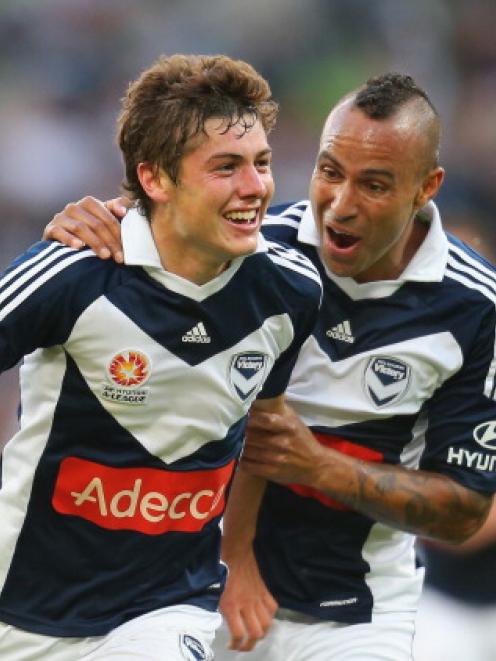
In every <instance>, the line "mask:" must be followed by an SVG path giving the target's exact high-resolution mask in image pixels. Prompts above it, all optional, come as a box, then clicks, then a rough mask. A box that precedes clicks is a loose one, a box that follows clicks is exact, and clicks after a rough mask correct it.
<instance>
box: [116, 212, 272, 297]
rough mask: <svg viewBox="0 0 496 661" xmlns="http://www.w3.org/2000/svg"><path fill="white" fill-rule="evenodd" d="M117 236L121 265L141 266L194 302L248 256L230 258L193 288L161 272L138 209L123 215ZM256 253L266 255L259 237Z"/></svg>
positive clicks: (221, 284) (219, 284)
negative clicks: (221, 267)
mask: <svg viewBox="0 0 496 661" xmlns="http://www.w3.org/2000/svg"><path fill="white" fill-rule="evenodd" d="M121 236H122V247H123V252H124V263H125V264H127V265H128V266H141V267H142V268H144V269H145V271H146V272H147V273H148V275H150V277H152V278H153V279H154V280H157V281H158V282H160V283H161V284H162V285H164V286H165V287H167V289H171V290H173V291H175V292H177V293H179V294H183V295H184V296H188V297H189V298H193V299H195V300H198V301H200V300H203V299H204V298H206V297H207V296H211V295H212V294H213V293H215V292H216V291H219V290H220V289H222V287H224V286H225V285H226V284H227V283H228V282H229V280H230V279H231V278H232V277H233V276H234V274H235V273H236V272H237V271H238V269H239V268H240V266H241V264H242V263H243V262H244V260H245V259H246V258H247V257H250V255H246V256H244V257H237V258H236V259H233V260H232V262H231V264H230V266H229V268H227V269H226V270H225V271H223V272H222V273H221V274H220V275H219V276H217V277H216V278H214V279H213V280H210V281H209V282H207V283H205V284H204V285H197V284H195V283H194V282H190V281H189V280H186V279H185V278H182V277H181V276H179V275H176V274H175V273H170V272H169V271H167V270H166V269H164V267H163V266H162V262H161V261H160V255H159V252H158V250H157V246H156V245H155V241H154V239H153V234H152V230H151V227H150V223H149V222H148V220H147V218H146V217H145V216H144V215H142V214H141V213H140V212H139V211H138V209H136V208H134V209H130V210H129V211H128V212H127V214H126V215H125V216H124V218H123V220H122V223H121ZM259 252H267V243H266V241H265V239H264V238H263V236H262V235H261V234H259V236H258V242H257V249H256V251H255V253H259Z"/></svg>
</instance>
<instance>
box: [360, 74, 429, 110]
mask: <svg viewBox="0 0 496 661" xmlns="http://www.w3.org/2000/svg"><path fill="white" fill-rule="evenodd" d="M415 98H417V99H418V98H420V99H423V100H424V101H425V102H426V103H427V104H428V105H429V107H430V108H431V110H432V112H433V113H434V115H435V116H436V117H438V116H439V115H438V112H437V110H436V108H435V107H434V105H433V103H432V101H431V100H430V99H429V96H428V95H427V92H425V91H424V90H423V89H422V88H421V87H419V86H418V85H417V83H416V82H415V81H414V80H413V78H412V77H411V76H407V75H404V74H400V73H386V74H383V75H381V76H376V77H375V78H369V80H367V82H366V83H365V85H364V86H363V87H362V88H360V89H359V90H358V92H357V94H356V96H355V99H354V105H355V107H357V108H360V109H361V110H362V111H363V112H364V113H365V114H366V115H368V117H370V118H372V119H386V118H388V117H391V116H392V115H393V114H394V113H395V112H396V110H398V109H399V108H400V107H401V106H403V105H404V104H405V103H406V102H407V101H410V100H411V99H415Z"/></svg>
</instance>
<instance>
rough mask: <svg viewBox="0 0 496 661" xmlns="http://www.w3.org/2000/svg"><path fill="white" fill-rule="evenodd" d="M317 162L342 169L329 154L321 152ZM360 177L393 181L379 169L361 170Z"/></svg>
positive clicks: (390, 174) (391, 176) (385, 171)
mask: <svg viewBox="0 0 496 661" xmlns="http://www.w3.org/2000/svg"><path fill="white" fill-rule="evenodd" d="M317 161H330V162H331V163H333V164H334V165H336V166H337V167H338V168H339V169H340V170H342V169H343V166H342V165H341V163H340V162H339V161H338V160H336V159H335V158H334V157H333V156H331V155H330V154H329V152H327V151H325V150H322V151H321V152H320V153H319V155H318V157H317ZM360 174H361V175H366V176H369V177H370V176H373V177H377V176H379V177H386V178H387V179H390V180H391V181H394V174H393V173H392V172H390V171H389V170H383V169H381V168H367V169H366V170H362V171H361V172H360Z"/></svg>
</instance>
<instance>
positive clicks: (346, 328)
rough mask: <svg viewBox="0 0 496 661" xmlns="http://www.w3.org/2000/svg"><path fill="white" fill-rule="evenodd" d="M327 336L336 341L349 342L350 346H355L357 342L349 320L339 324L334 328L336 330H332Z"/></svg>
mask: <svg viewBox="0 0 496 661" xmlns="http://www.w3.org/2000/svg"><path fill="white" fill-rule="evenodd" d="M326 335H327V336H328V337H332V338H333V339H335V340H341V341H342V342H348V343H349V344H353V342H354V341H355V338H354V337H353V333H352V332H351V325H350V322H349V321H348V320H346V321H343V322H342V323H341V324H337V325H336V326H334V328H330V329H329V330H328V331H327V332H326Z"/></svg>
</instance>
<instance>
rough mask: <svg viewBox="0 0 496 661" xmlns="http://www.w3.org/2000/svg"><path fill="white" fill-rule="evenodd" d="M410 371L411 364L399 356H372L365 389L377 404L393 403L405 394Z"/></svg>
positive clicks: (367, 369)
mask: <svg viewBox="0 0 496 661" xmlns="http://www.w3.org/2000/svg"><path fill="white" fill-rule="evenodd" d="M410 372H411V370H410V366H409V365H408V364H407V363H405V362H403V361H402V360H398V359H397V358H389V357H387V356H381V357H376V358H371V359H370V360H369V362H368V364H367V367H366V369H365V374H364V390H365V392H366V394H367V395H368V397H369V399H370V400H371V401H372V402H373V404H374V405H375V406H377V407H381V406H386V405H387V404H392V403H393V402H396V401H398V400H399V399H400V398H401V397H402V396H403V395H404V394H405V392H406V390H407V388H408V384H409V382H410Z"/></svg>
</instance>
